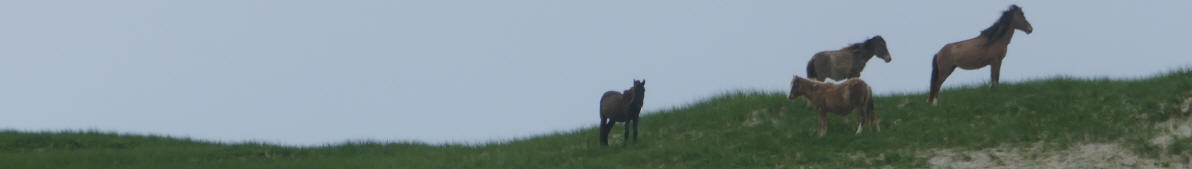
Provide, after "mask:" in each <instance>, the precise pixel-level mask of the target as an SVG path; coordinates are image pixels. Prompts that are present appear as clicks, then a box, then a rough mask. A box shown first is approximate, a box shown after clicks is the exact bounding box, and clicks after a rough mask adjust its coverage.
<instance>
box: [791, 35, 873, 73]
mask: <svg viewBox="0 0 1192 169" xmlns="http://www.w3.org/2000/svg"><path fill="white" fill-rule="evenodd" d="M873 55H877V57H879V58H882V60H886V63H890V60H893V58H890V51H889V50H887V49H886V40H885V39H882V36H874V37H873V38H869V40H865V42H861V43H854V44H852V45H849V46H848V47H844V48H842V49H840V50H833V51H823V52H819V53H815V56H812V57H811V60H810V61H807V78H811V79H815V80H819V81H824V79H828V78H831V79H832V80H845V79H849V78H854V77H861V70H863V69H865V63H866V62H869V59H871V58H873Z"/></svg>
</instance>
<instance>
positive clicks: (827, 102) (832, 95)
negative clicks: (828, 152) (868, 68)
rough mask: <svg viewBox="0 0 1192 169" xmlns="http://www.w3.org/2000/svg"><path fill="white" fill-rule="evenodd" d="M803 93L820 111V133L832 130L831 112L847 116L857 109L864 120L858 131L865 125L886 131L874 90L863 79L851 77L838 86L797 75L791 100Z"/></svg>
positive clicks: (822, 134)
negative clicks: (880, 120) (830, 123)
mask: <svg viewBox="0 0 1192 169" xmlns="http://www.w3.org/2000/svg"><path fill="white" fill-rule="evenodd" d="M799 96H805V97H807V100H808V101H810V102H811V104H812V105H815V111H816V112H818V113H819V129H818V130H817V132H816V135H817V136H821V137H822V136H824V132H825V131H826V130H827V129H828V119H827V118H828V116H827V113H828V112H833V113H836V114H837V115H841V116H846V115H848V114H849V113H850V112H853V111H857V121H858V122H859V123H860V124H858V125H857V133H858V134H860V133H861V129H862V128H863V127H864V126H873V127H874V128H877V131H879V132H880V131H882V128H881V127H880V125H879V124H881V123H880V122H878V118H877V113H876V112H874V111H873V92H872V91H871V90H870V88H869V85H868V84H866V83H865V81H863V80H861V79H859V78H850V79H848V80H845V81H844V83H840V84H839V85H838V84H832V83H826V82H819V81H813V80H809V79H805V78H802V77H799V76H795V79H794V80H791V92H790V93H789V95H787V99H791V100H794V99H795V98H798V97H799Z"/></svg>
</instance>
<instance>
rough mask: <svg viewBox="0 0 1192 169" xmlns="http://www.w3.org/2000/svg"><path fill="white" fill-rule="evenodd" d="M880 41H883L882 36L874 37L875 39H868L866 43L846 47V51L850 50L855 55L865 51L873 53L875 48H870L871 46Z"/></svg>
mask: <svg viewBox="0 0 1192 169" xmlns="http://www.w3.org/2000/svg"><path fill="white" fill-rule="evenodd" d="M878 39H882V36H874V37H873V38H869V39H866V40H865V41H861V42H857V43H853V44H850V45H848V47H845V49H848V50H849V51H852V52H854V53H856V52H864V51H872V50H873V46H870V45H872V43H874V42H875V41H876V40H878ZM871 56H872V55H871Z"/></svg>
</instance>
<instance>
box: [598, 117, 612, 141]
mask: <svg viewBox="0 0 1192 169" xmlns="http://www.w3.org/2000/svg"><path fill="white" fill-rule="evenodd" d="M613 124H615V123H614V122H613V121H611V120H609V119H608V118H600V145H602V146H607V145H608V133H609V130H612V129H613Z"/></svg>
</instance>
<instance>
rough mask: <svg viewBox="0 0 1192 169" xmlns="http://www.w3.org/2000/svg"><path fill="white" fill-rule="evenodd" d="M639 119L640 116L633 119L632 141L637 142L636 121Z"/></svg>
mask: <svg viewBox="0 0 1192 169" xmlns="http://www.w3.org/2000/svg"><path fill="white" fill-rule="evenodd" d="M639 120H641V118H634V119H633V142H637V121H639Z"/></svg>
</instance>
